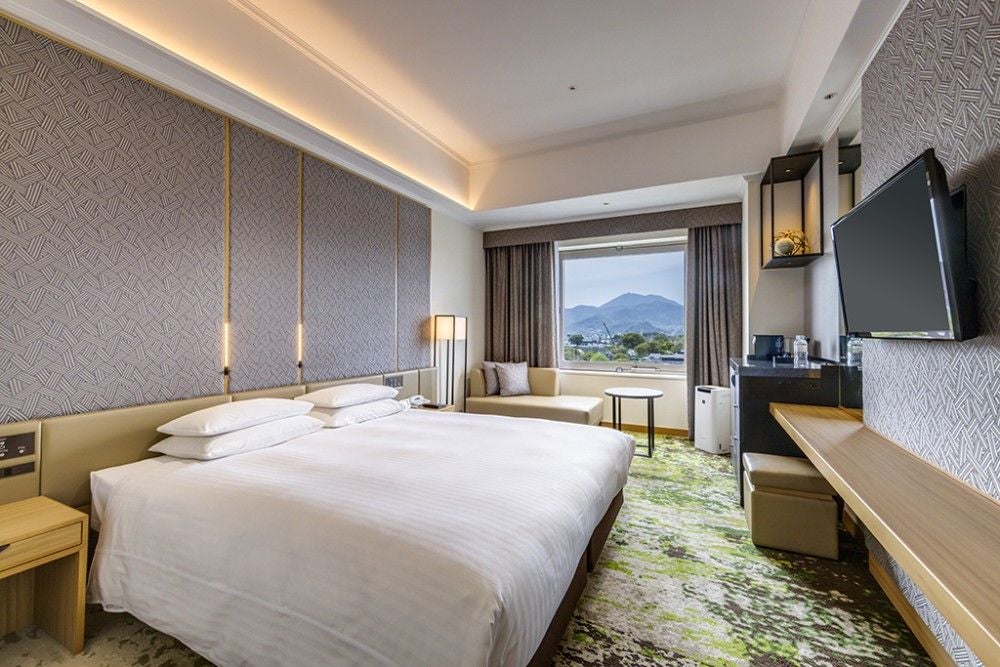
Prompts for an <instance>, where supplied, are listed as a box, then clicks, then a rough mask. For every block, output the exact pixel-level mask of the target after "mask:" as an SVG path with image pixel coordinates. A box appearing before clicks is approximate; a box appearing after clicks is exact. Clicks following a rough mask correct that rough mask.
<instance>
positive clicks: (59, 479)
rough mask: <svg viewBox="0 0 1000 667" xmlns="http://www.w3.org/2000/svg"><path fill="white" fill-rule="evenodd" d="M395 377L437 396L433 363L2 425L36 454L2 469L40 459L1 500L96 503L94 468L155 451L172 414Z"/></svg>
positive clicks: (1, 491) (405, 392) (13, 480)
mask: <svg viewBox="0 0 1000 667" xmlns="http://www.w3.org/2000/svg"><path fill="white" fill-rule="evenodd" d="M395 376H400V379H401V381H402V386H401V387H400V392H399V397H400V398H408V397H410V396H412V395H413V394H416V393H418V392H419V393H423V394H425V395H427V396H433V393H434V392H433V382H432V381H433V378H434V369H433V368H431V369H420V370H412V371H401V372H399V373H391V374H389V375H388V376H382V375H372V376H368V377H363V378H346V379H343V380H334V381H332V382H318V383H314V384H309V385H302V384H297V385H290V386H287V387H275V388H272V389H257V390H253V391H244V392H240V393H236V394H231V395H230V394H220V395H216V396H204V397H201V398H189V399H185V400H181V401H171V402H169V403H154V404H152V405H139V406H136V407H131V408H117V409H114V410H104V411H101V412H88V413H84V414H77V415H66V416H65V417H51V418H49V419H42V420H36V421H27V422H16V423H11V424H0V438H3V437H4V436H7V435H13V434H24V433H32V432H33V433H34V434H35V454H34V456H33V457H21V458H18V459H15V460H13V461H10V462H5V461H2V460H0V468H4V467H10V466H11V465H20V464H22V463H34V464H35V470H34V471H33V472H32V473H30V474H23V475H17V476H13V477H8V478H6V479H2V480H0V502H9V501H12V500H21V499H23V498H28V497H31V496H36V495H39V494H41V495H43V496H49V497H50V498H54V499H55V500H58V501H60V502H62V503H65V504H67V505H69V506H70V507H81V506H84V505H86V504H88V503H89V502H90V473H91V472H93V471H94V470H101V469H102V468H110V467H113V466H118V465H124V464H126V463H133V462H135V461H139V460H140V459H144V458H149V457H151V456H154V454H151V453H150V452H148V451H147V450H148V449H149V447H150V446H152V445H153V444H155V443H156V442H157V441H159V440H161V439H162V438H163V437H165V436H163V435H161V434H160V433H158V432H157V431H156V427H157V426H160V425H161V424H164V423H166V422H168V421H170V420H171V419H175V418H177V417H180V416H181V415H185V414H187V413H189V412H194V411H195V410H201V409H203V408H208V407H212V406H213V405H219V404H221V403H228V402H229V401H240V400H247V399H250V398H295V397H296V396H301V395H302V394H304V393H306V391H307V390H308V391H315V390H317V389H322V388H324V387H330V386H334V385H339V384H347V383H351V382H373V383H376V384H382V382H383V380H384V377H395Z"/></svg>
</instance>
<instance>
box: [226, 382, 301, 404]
mask: <svg viewBox="0 0 1000 667" xmlns="http://www.w3.org/2000/svg"><path fill="white" fill-rule="evenodd" d="M304 393H306V386H305V385H304V384H293V385H291V386H288V387H272V388H270V389H252V390H250V391H241V392H238V393H235V394H232V397H233V400H234V401H246V400H248V399H251V398H295V397H296V396H301V395H302V394H304Z"/></svg>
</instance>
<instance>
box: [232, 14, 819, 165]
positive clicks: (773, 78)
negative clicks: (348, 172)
mask: <svg viewBox="0 0 1000 667" xmlns="http://www.w3.org/2000/svg"><path fill="white" fill-rule="evenodd" d="M231 1H232V2H234V4H237V5H238V6H241V7H243V8H244V9H245V10H246V11H248V12H250V13H252V14H253V15H255V16H256V17H257V18H258V19H261V20H264V21H268V22H271V23H272V25H273V26H274V27H275V28H276V29H278V30H282V31H284V32H285V34H286V36H288V37H291V38H292V39H297V40H301V42H302V45H303V46H305V47H307V48H309V49H312V50H314V51H316V52H318V54H320V55H322V57H324V58H326V59H328V61H329V62H331V63H333V64H335V65H336V66H337V67H339V68H340V69H341V70H343V71H344V72H348V73H349V74H350V76H352V77H353V78H354V79H356V80H357V81H359V82H360V83H362V84H363V85H364V86H365V87H366V88H367V89H369V90H370V91H371V92H372V93H374V94H375V95H376V96H377V97H378V98H380V99H381V100H382V101H384V102H385V103H386V104H388V105H389V106H391V107H392V108H394V109H396V110H398V111H400V112H401V113H402V114H404V115H405V116H407V117H408V118H409V119H410V120H411V121H413V122H414V123H415V124H416V125H418V126H420V127H421V128H423V129H424V130H426V131H427V132H428V133H429V134H430V135H432V136H433V137H435V138H436V139H437V140H438V141H440V142H441V143H442V144H443V145H444V146H447V147H448V149H450V150H451V151H453V152H454V153H455V154H457V155H458V156H460V157H461V158H462V159H463V160H465V161H467V162H471V163H475V162H481V161H484V160H490V159H495V158H497V157H506V156H509V155H511V154H521V153H525V152H530V151H533V150H538V149H540V148H549V147H551V146H553V145H558V144H565V143H568V142H579V141H586V140H592V139H595V138H599V137H606V136H610V135H613V134H616V133H621V132H627V131H635V130H637V129H646V128H650V127H662V126H665V125H668V124H676V123H680V122H687V121H690V120H692V119H704V118H705V117H706V116H714V117H719V116H722V115H729V114H732V113H737V112H740V111H745V110H748V109H751V108H760V107H761V106H764V105H770V104H774V103H775V102H776V100H777V98H778V97H779V96H780V92H781V90H780V86H781V83H782V80H783V78H784V75H785V71H786V69H787V66H788V61H789V58H790V57H791V54H792V50H793V49H794V47H795V42H796V38H797V36H798V30H799V26H800V24H801V23H802V19H803V16H804V15H805V11H806V7H807V5H808V3H807V2H803V0H754V2H747V0H700V1H698V2H692V1H691V0H655V1H650V0H619V1H616V2H608V1H607V0H545V1H544V2H536V1H532V0H507V1H504V2H496V1H495V0H465V1H462V2H455V1H454V0H421V1H420V2H413V1H412V0H367V1H365V2H357V0H299V1H298V2H288V1H287V0H231ZM571 85H572V86H575V87H576V90H575V91H571V90H569V87H570V86H571Z"/></svg>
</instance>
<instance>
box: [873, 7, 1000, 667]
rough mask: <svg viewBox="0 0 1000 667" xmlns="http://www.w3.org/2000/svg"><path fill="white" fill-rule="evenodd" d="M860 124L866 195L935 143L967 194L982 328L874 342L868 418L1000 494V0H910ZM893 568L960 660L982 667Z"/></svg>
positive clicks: (878, 66) (881, 59) (876, 64)
mask: <svg viewBox="0 0 1000 667" xmlns="http://www.w3.org/2000/svg"><path fill="white" fill-rule="evenodd" d="M862 125H863V129H862V136H863V138H864V139H863V141H862V153H863V156H862V164H863V165H864V169H865V176H864V190H865V191H866V193H867V192H870V191H871V190H873V189H874V188H875V186H877V185H878V184H879V183H882V182H883V181H885V180H886V179H887V178H888V177H889V176H891V175H892V174H893V173H894V172H895V171H897V170H898V169H899V168H900V167H902V166H903V165H904V164H906V163H907V162H908V161H909V160H911V159H912V158H913V157H915V156H916V155H918V154H919V153H920V152H921V151H923V150H924V149H926V148H934V149H935V152H936V154H937V157H938V159H939V160H940V161H941V163H942V164H943V165H944V167H945V170H946V171H947V174H948V179H949V183H950V185H951V186H952V187H957V186H959V185H963V184H964V185H965V186H966V187H967V201H968V248H969V258H970V261H971V264H972V267H973V270H974V271H975V274H976V278H977V280H978V290H977V300H978V312H979V324H980V332H981V333H980V335H979V337H978V338H975V339H973V340H971V341H966V342H963V343H950V342H923V341H878V340H866V341H865V382H864V394H865V396H864V401H865V421H866V422H867V424H868V425H869V426H870V427H872V428H873V429H875V430H877V431H879V432H880V433H882V434H884V435H885V436H887V437H889V438H890V439H892V440H894V441H896V442H898V443H900V444H901V445H903V446H904V447H906V448H908V449H910V450H912V451H914V452H915V453H917V454H918V455H920V456H922V457H923V458H925V459H927V460H929V461H931V462H933V463H935V464H936V465H938V466H940V467H942V468H944V469H945V470H947V471H948V472H950V473H952V474H954V475H955V476H957V477H959V478H961V479H963V480H965V481H966V482H968V483H969V484H971V485H972V486H974V487H976V488H978V489H980V490H982V491H984V492H985V493H987V494H990V495H992V496H993V497H995V498H1000V445H998V443H1000V3H998V2H996V0H912V1H911V2H910V4H909V5H908V6H907V8H906V9H905V10H904V12H903V13H902V15H901V16H900V18H899V20H898V22H897V23H896V25H895V26H894V27H893V29H892V31H891V32H890V33H889V35H888V37H887V38H886V41H885V43H884V44H883V46H882V47H881V49H880V51H879V53H878V54H877V56H876V58H875V59H874V61H873V62H872V64H871V65H870V66H869V68H868V70H867V71H866V73H865V76H864V80H863V85H862ZM885 558H886V559H888V556H885ZM890 560H891V559H890ZM890 571H891V572H892V573H893V574H894V575H896V576H897V578H898V579H899V580H900V586H901V588H902V589H903V590H904V592H905V593H906V594H907V597H908V598H909V599H910V602H911V603H912V604H913V606H914V607H915V608H916V609H917V610H918V612H920V614H921V616H922V617H923V618H924V620H925V621H926V622H927V624H928V625H929V626H930V627H931V629H932V630H934V631H935V634H937V635H938V637H939V638H940V639H941V640H942V644H943V645H944V646H945V647H946V648H948V649H949V651H950V652H951V653H952V655H953V657H954V658H955V659H956V661H958V663H959V664H962V665H965V664H970V665H973V664H978V661H977V660H976V659H975V658H974V656H971V654H970V653H969V652H968V649H967V648H966V647H965V646H964V644H963V643H962V642H961V639H959V638H958V637H957V635H956V634H955V633H954V631H952V630H951V629H950V628H949V627H948V626H947V624H946V623H945V621H944V620H943V619H942V618H941V617H940V614H938V613H937V612H936V611H935V610H934V609H933V607H932V606H930V605H929V604H928V603H927V601H926V600H925V599H924V598H923V595H922V594H920V592H919V590H918V589H917V588H916V587H915V586H914V585H913V584H912V582H909V581H908V580H907V579H906V577H905V574H904V573H902V571H901V570H900V569H899V568H898V566H895V565H894V564H890Z"/></svg>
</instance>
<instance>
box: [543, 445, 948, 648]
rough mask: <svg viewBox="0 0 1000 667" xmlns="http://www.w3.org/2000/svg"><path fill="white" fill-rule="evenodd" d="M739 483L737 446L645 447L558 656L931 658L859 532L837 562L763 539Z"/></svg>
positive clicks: (845, 541)
mask: <svg viewBox="0 0 1000 667" xmlns="http://www.w3.org/2000/svg"><path fill="white" fill-rule="evenodd" d="M637 439H639V440H643V441H644V438H639V437H637ZM735 494H736V489H735V482H734V480H733V476H732V466H731V465H730V463H729V457H728V456H713V455H711V454H706V453H704V452H701V451H699V450H697V449H695V448H694V447H693V446H692V445H691V443H689V442H688V441H687V440H682V439H679V438H662V437H661V438H658V439H657V450H656V454H655V457H654V458H653V459H652V460H650V459H646V458H639V457H636V459H635V460H634V461H633V463H632V469H631V472H630V475H629V482H628V486H627V487H626V488H625V505H624V506H623V507H622V511H621V514H620V515H619V517H618V522H617V524H616V525H615V529H614V531H613V532H612V534H611V537H610V539H609V540H608V545H607V546H606V547H605V549H604V553H603V554H602V559H601V562H600V564H599V565H598V568H597V570H596V571H595V572H594V573H593V574H591V577H590V581H589V582H588V585H587V589H586V591H585V592H584V596H583V599H582V600H581V602H580V605H579V607H578V608H577V612H576V616H575V618H574V620H573V623H572V624H571V626H570V628H569V629H568V631H567V633H566V637H565V638H564V639H563V646H562V649H561V652H560V655H559V656H558V659H557V660H556V664H557V665H586V666H588V667H590V666H596V665H615V666H618V665H628V666H629V667H632V666H642V665H753V666H764V665H803V666H808V667H819V666H820V665H838V666H839V665H858V666H859V667H860V666H865V667H871V666H874V665H892V666H894V667H896V666H902V665H931V664H932V663H931V661H930V659H929V658H927V656H926V654H925V653H924V650H923V649H922V648H921V647H920V645H919V644H918V643H917V641H916V639H914V637H913V635H912V634H911V633H910V631H909V629H908V628H907V627H906V625H905V623H903V620H902V618H901V617H900V616H899V614H898V613H897V612H896V610H895V609H894V608H893V606H892V604H891V603H890V602H889V600H888V599H887V598H886V597H885V595H884V594H883V593H882V590H881V589H880V588H879V587H878V585H877V584H876V583H875V581H874V579H872V577H871V575H870V574H869V573H868V567H867V560H866V552H865V550H864V545H863V543H861V542H860V541H859V542H854V541H849V540H850V537H849V536H848V535H846V534H843V533H842V535H841V537H842V542H841V559H840V560H839V561H830V560H826V559H822V558H813V557H810V556H799V555H796V554H791V553H785V552H780V551H774V550H770V549H757V548H756V547H754V545H753V544H752V543H751V542H750V536H749V532H748V530H747V526H746V521H745V519H744V518H743V510H742V508H740V507H739V506H738V505H737V504H736V500H735Z"/></svg>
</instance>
